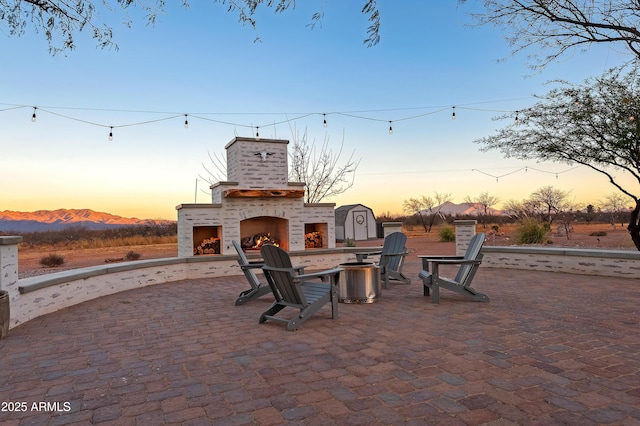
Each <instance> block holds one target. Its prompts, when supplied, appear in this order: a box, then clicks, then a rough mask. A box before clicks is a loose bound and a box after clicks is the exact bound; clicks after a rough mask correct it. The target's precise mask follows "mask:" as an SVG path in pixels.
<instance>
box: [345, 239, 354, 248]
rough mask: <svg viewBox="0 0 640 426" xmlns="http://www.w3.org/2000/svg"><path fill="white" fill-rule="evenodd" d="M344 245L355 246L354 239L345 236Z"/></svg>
mask: <svg viewBox="0 0 640 426" xmlns="http://www.w3.org/2000/svg"><path fill="white" fill-rule="evenodd" d="M344 245H345V246H347V247H355V246H356V240H354V239H353V238H345V239H344Z"/></svg>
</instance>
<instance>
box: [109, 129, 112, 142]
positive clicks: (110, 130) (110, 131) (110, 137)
mask: <svg viewBox="0 0 640 426" xmlns="http://www.w3.org/2000/svg"><path fill="white" fill-rule="evenodd" d="M112 140H113V126H109V141H112Z"/></svg>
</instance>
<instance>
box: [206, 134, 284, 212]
mask: <svg viewBox="0 0 640 426" xmlns="http://www.w3.org/2000/svg"><path fill="white" fill-rule="evenodd" d="M288 143H289V141H286V140H279V139H260V140H256V139H255V138H241V137H236V138H235V139H233V140H232V141H231V142H229V143H228V144H227V145H226V146H225V149H226V150H227V180H228V181H230V182H237V183H238V186H239V187H240V188H243V189H274V188H284V187H286V186H287V183H288V180H289V177H288V173H289V161H288V154H287V144H288ZM262 153H264V155H265V158H264V160H263V158H262ZM214 202H215V201H214Z"/></svg>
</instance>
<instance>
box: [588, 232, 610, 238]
mask: <svg viewBox="0 0 640 426" xmlns="http://www.w3.org/2000/svg"><path fill="white" fill-rule="evenodd" d="M589 235H590V236H592V237H605V236H606V235H607V231H594V232H592V233H590V234H589Z"/></svg>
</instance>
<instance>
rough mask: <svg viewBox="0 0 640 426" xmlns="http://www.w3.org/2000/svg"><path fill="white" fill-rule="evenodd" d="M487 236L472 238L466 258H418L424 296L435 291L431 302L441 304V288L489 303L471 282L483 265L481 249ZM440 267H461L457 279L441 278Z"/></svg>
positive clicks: (485, 296) (427, 256) (481, 234)
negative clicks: (420, 261)
mask: <svg viewBox="0 0 640 426" xmlns="http://www.w3.org/2000/svg"><path fill="white" fill-rule="evenodd" d="M484 240H485V234H484V233H482V232H480V233H478V234H476V235H474V236H473V238H471V241H469V246H468V247H467V251H466V252H465V254H464V256H429V255H426V256H418V257H420V258H422V271H420V273H419V274H418V276H419V277H420V278H422V283H423V285H424V295H425V296H428V295H429V290H430V289H431V290H433V296H432V298H431V301H432V302H433V303H440V288H446V289H447V290H451V291H455V292H456V293H459V294H462V295H463V296H466V297H469V298H470V299H472V300H475V301H477V302H488V301H489V297H488V296H487V295H486V294H483V293H478V292H477V291H475V290H474V289H473V288H471V287H470V285H471V281H472V280H473V277H474V276H475V274H476V271H477V270H478V267H479V266H480V264H481V263H482V256H483V255H482V253H480V249H481V248H482V244H484ZM440 265H460V267H459V269H458V273H457V274H456V276H455V278H453V279H451V278H446V277H441V276H440V271H439V266H440Z"/></svg>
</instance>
